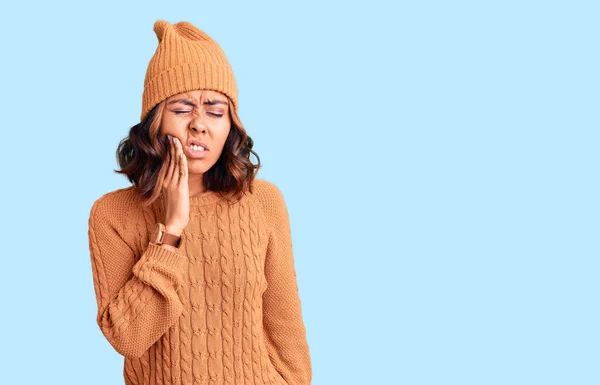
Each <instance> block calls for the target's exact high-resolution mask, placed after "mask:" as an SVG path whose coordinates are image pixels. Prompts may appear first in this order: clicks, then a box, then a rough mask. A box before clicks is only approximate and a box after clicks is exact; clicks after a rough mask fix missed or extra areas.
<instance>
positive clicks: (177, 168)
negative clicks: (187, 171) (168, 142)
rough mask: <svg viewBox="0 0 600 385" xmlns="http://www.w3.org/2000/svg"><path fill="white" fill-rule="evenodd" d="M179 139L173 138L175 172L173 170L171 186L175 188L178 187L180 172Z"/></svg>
mask: <svg viewBox="0 0 600 385" xmlns="http://www.w3.org/2000/svg"><path fill="white" fill-rule="evenodd" d="M179 147H180V146H179V139H178V138H175V164H176V166H175V170H173V181H172V183H173V185H174V186H177V185H179V177H180V175H179V174H180V172H181V171H180V170H181V154H182V152H181V149H180V148H179Z"/></svg>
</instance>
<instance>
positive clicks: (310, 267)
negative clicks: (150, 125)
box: [0, 1, 600, 385]
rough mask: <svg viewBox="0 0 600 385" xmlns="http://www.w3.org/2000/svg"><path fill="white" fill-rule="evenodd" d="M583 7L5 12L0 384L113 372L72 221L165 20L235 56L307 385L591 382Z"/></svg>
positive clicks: (116, 360) (594, 250)
mask: <svg viewBox="0 0 600 385" xmlns="http://www.w3.org/2000/svg"><path fill="white" fill-rule="evenodd" d="M596 4H598V3H597V2H592V1H589V2H583V1H494V2H492V1H454V2H445V1H444V2H443V1H420V2H391V1H389V2H381V1H369V2H360V3H359V2H341V1H340V2H316V1H303V2H296V3H293V4H292V3H289V4H288V3H285V4H284V3H283V2H271V3H266V2H257V1H251V2H235V1H229V2H215V3H211V2H206V1H202V2H201V1H193V2H188V1H179V2H166V1H161V2H150V1H144V2H139V3H136V4H133V3H131V4H130V2H124V1H119V2H110V1H108V2H107V1H104V2H96V3H94V4H89V3H81V2H73V3H70V4H69V3H66V2H57V1H52V2H37V3H33V2H24V3H22V4H21V5H17V2H12V4H11V5H6V4H5V3H3V5H2V6H1V8H0V13H1V14H2V23H0V32H1V34H2V45H1V47H0V48H1V51H2V53H1V57H2V60H1V62H0V68H1V70H0V77H1V81H2V92H1V95H0V98H1V100H0V109H1V113H2V115H1V119H2V136H3V143H4V146H3V147H4V149H3V151H2V152H1V154H2V155H1V156H2V165H3V166H4V167H3V172H2V174H3V182H2V186H3V188H2V199H1V201H2V207H1V212H2V225H1V226H2V233H3V247H2V257H1V264H2V266H1V267H0V293H1V294H0V295H1V298H0V300H1V312H2V316H1V318H0V331H1V333H2V346H3V349H2V350H3V353H2V359H0V366H1V372H2V375H1V376H2V379H1V380H0V382H1V383H3V384H50V383H53V384H54V383H56V384H63V385H66V384H89V385H92V384H121V383H123V377H122V357H121V356H120V355H119V354H118V353H116V352H115V351H114V350H113V349H112V347H111V346H110V345H109V344H108V342H107V341H106V340H105V339H104V337H103V335H102V334H101V332H100V329H99V328H98V326H97V325H96V322H95V317H96V303H95V297H94V290H93V282H92V275H91V263H90V259H89V250H88V238H87V230H88V227H87V226H88V223H87V220H88V215H89V209H90V207H91V204H92V203H93V201H94V200H95V199H97V198H98V197H100V196H101V195H102V194H104V193H106V192H108V191H112V190H114V189H117V188H122V187H126V186H128V185H129V183H128V181H127V180H126V179H125V177H123V176H121V175H118V174H116V173H114V172H113V171H112V170H113V169H115V168H116V167H117V164H116V160H115V150H116V147H117V144H118V142H119V141H120V140H121V139H122V138H123V137H125V136H126V135H127V133H128V130H129V128H130V127H131V126H133V125H134V124H136V123H137V122H138V119H139V114H140V109H141V95H142V86H143V80H144V75H145V71H146V67H147V65H148V61H149V60H150V58H151V56H152V54H153V53H154V50H155V48H156V44H157V40H156V36H155V34H154V32H153V30H152V27H153V23H154V21H155V20H157V19H165V20H167V21H170V22H172V23H175V22H178V21H181V20H187V21H190V22H192V23H193V24H195V25H197V26H198V27H200V28H202V29H204V30H205V31H206V32H207V33H208V34H209V35H211V36H212V37H213V38H214V39H215V40H216V41H217V42H218V43H219V44H220V45H221V47H222V48H223V49H224V51H225V52H226V54H227V56H228V58H229V60H230V63H231V65H232V67H233V70H234V73H235V76H236V79H237V82H238V87H239V102H240V111H239V112H240V116H241V119H242V122H243V123H244V125H245V127H246V129H247V130H248V133H249V134H250V136H251V137H252V138H253V139H254V141H255V144H256V146H255V150H256V151H257V152H258V154H259V156H260V158H261V162H262V164H263V168H262V169H261V170H260V172H259V174H258V177H259V178H261V179H267V180H269V181H271V182H273V183H275V184H276V185H278V186H279V188H280V189H281V190H282V192H283V194H284V197H285V199H286V203H287V205H288V209H289V212H290V217H291V226H292V235H293V243H294V255H295V260H296V269H297V277H298V281H299V287H300V294H301V300H302V304H303V312H304V320H305V324H306V327H307V333H308V341H309V345H310V349H311V356H312V360H313V384H314V385H330V384H347V385H349V384H410V385H418V384H444V385H445V384H460V385H465V384H473V385H481V384H502V385H505V384H511V385H516V384H527V385H531V384H544V385H549V384H598V383H600V372H599V366H598V364H599V360H600V351H599V347H600V338H599V337H600V336H599V332H598V330H599V325H600V319H599V311H598V309H599V305H598V294H599V290H598V289H599V284H598V273H599V267H600V266H599V263H598V257H599V256H600V252H599V251H600V250H599V249H600V248H599V243H598V235H599V231H600V226H599V218H600V210H599V205H598V201H599V197H600V194H599V193H600V191H599V183H598V166H599V163H598V161H599V157H598V145H599V139H600V137H599V134H598V130H599V128H600V124H599V119H598V106H599V102H600V98H599V90H600V84H599V83H600V82H599V76H598V73H599V68H600V62H599V57H598V38H599V36H600V35H599V32H600V28H599V24H598V19H599V16H600V15H599V8H598V6H597V5H596Z"/></svg>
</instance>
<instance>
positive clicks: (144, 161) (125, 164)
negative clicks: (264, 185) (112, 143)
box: [113, 98, 261, 206]
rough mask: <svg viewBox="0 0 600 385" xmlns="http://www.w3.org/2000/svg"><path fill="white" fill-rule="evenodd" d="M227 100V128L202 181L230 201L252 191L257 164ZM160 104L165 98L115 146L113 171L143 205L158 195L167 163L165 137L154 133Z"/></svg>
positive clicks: (240, 123)
mask: <svg viewBox="0 0 600 385" xmlns="http://www.w3.org/2000/svg"><path fill="white" fill-rule="evenodd" d="M227 100H228V104H229V118H230V121H231V129H230V131H229V135H228V136H227V140H226V141H225V145H224V147H223V151H222V153H221V156H220V157H219V159H218V160H217V162H216V163H215V164H214V165H213V166H212V167H211V168H210V169H209V170H208V171H206V172H205V173H204V175H203V178H204V180H203V183H204V186H205V187H206V188H207V189H208V190H213V191H218V192H219V193H220V194H221V196H223V197H225V198H226V199H227V200H228V201H229V202H231V201H233V200H239V199H240V198H241V197H242V196H243V195H244V194H246V192H247V191H250V192H251V193H252V182H253V181H254V178H255V177H256V173H257V172H258V169H259V168H260V167H261V165H260V158H259V156H258V154H257V153H256V152H255V151H253V150H252V147H253V146H254V141H253V140H252V138H251V137H250V136H248V134H246V130H245V129H244V126H243V125H242V122H241V121H240V118H239V116H238V115H237V113H236V111H235V108H234V105H233V103H232V102H231V99H229V98H227ZM164 106H165V100H163V101H162V102H160V103H158V104H157V105H156V106H154V108H153V109H152V110H151V111H150V112H149V113H148V114H147V115H146V117H145V118H144V120H142V121H141V122H140V123H138V124H136V125H135V126H133V127H131V129H130V130H129V136H128V137H126V138H124V139H122V140H121V142H120V143H119V146H118V148H117V162H118V163H119V167H120V168H121V169H120V170H113V171H114V172H116V173H119V174H125V175H126V176H127V179H129V181H130V182H132V183H133V184H134V186H135V189H136V190H137V192H138V193H139V194H140V195H141V196H142V200H143V202H142V205H144V206H148V205H150V204H152V202H154V201H155V200H156V199H157V198H158V197H159V196H160V194H161V191H162V184H163V181H164V179H165V176H166V173H167V170H168V166H169V165H168V163H167V162H166V160H167V155H168V152H169V147H168V146H169V144H168V139H167V138H166V136H165V135H158V133H159V130H160V123H161V120H162V114H163V111H164ZM250 153H252V154H254V156H255V157H256V159H257V161H258V164H256V165H255V164H253V163H252V162H251V161H250Z"/></svg>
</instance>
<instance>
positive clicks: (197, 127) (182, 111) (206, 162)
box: [160, 90, 231, 175]
mask: <svg viewBox="0 0 600 385" xmlns="http://www.w3.org/2000/svg"><path fill="white" fill-rule="evenodd" d="M228 109H229V107H228V103H227V97H226V96H225V95H223V94H222V93H220V92H217V91H212V90H196V91H187V92H182V93H180V94H177V95H173V96H171V97H169V98H167V100H166V102H165V108H164V110H163V115H162V120H161V128H160V132H161V134H162V135H167V134H168V135H171V136H174V137H176V138H177V139H179V141H180V142H181V145H182V146H183V152H184V154H185V156H186V158H187V163H188V173H189V174H190V175H191V174H203V173H205V172H206V171H208V170H209V169H210V168H211V167H212V166H213V165H214V164H215V163H217V160H218V159H219V156H221V152H223V146H224V145H225V140H226V139H227V136H228V135H229V130H230V129H231V121H230V118H229V111H228ZM192 141H197V142H202V143H203V144H204V145H205V146H206V150H204V151H199V149H198V148H195V147H194V146H192V145H191V144H192Z"/></svg>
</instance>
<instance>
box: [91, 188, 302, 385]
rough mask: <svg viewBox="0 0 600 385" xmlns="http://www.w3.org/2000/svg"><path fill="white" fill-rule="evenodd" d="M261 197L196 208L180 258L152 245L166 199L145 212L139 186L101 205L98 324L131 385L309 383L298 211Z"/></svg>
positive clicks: (95, 264)
mask: <svg viewBox="0 0 600 385" xmlns="http://www.w3.org/2000/svg"><path fill="white" fill-rule="evenodd" d="M253 187H254V190H253V194H248V195H246V196H244V197H243V198H242V199H241V200H239V201H238V202H236V203H234V204H232V205H229V204H228V202H227V201H226V200H225V199H224V198H221V197H220V196H219V195H218V193H216V192H212V193H210V194H208V195H204V196H199V197H192V198H190V220H189V223H188V226H187V227H186V229H185V230H184V231H183V235H182V246H181V248H180V249H179V250H178V251H177V252H174V251H171V250H168V249H166V248H164V247H162V246H158V245H156V244H154V243H152V242H150V239H149V238H150V234H151V232H152V230H153V227H154V224H155V223H156V222H162V223H164V219H165V218H164V215H165V212H164V205H163V200H162V196H161V198H160V199H157V200H156V201H155V202H154V203H153V205H151V206H150V207H148V208H143V207H142V206H141V205H140V196H139V195H138V194H137V193H136V192H135V190H134V187H133V186H130V187H127V188H123V189H119V190H115V191H112V192H109V193H106V194H105V195H103V196H102V197H100V198H98V200H96V201H95V202H94V204H93V206H92V208H91V211H90V217H89V247H90V254H91V263H92V273H93V279H94V290H95V294H96V300H97V305H98V316H97V323H98V325H99V326H100V329H101V330H102V333H103V334H104V336H105V337H106V339H107V340H108V342H110V344H111V345H112V346H113V347H114V348H115V350H116V351H117V352H119V353H120V354H122V355H123V356H124V369H123V376H124V378H125V384H127V385H134V384H153V385H154V384H157V385H158V384H164V385H170V384H182V385H188V384H189V385H191V384H245V385H259V384H270V385H286V384H287V385H308V384H310V382H311V379H312V370H311V362H310V355H309V348H308V343H307V340H306V330H305V327H304V322H303V320H302V310H301V304H300V298H299V295H298V285H297V281H296V272H295V268H294V260H293V254H292V241H291V231H290V222H289V217H288V211H287V208H286V205H285V202H284V199H283V196H282V194H281V191H280V190H279V189H278V188H277V187H276V186H275V185H274V184H272V183H270V182H267V181H265V180H261V179H255V180H254V185H253Z"/></svg>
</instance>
